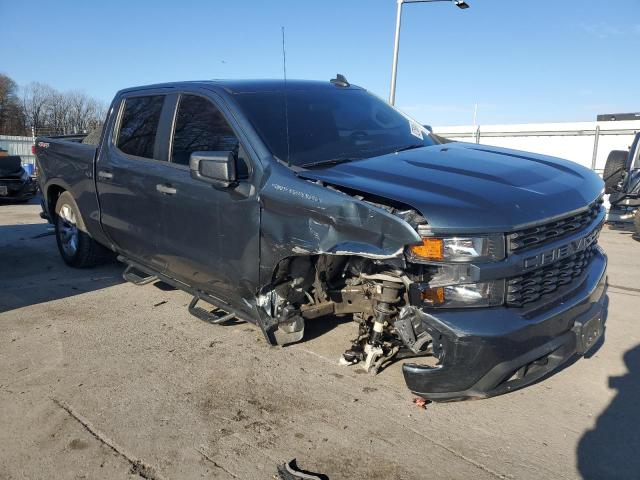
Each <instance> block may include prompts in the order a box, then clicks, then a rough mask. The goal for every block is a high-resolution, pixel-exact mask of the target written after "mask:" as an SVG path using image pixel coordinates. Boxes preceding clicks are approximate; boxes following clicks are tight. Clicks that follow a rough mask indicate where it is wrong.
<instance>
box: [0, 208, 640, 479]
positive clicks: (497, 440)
mask: <svg viewBox="0 0 640 480" xmlns="http://www.w3.org/2000/svg"><path fill="white" fill-rule="evenodd" d="M38 212H39V206H38V205H37V204H36V201H34V202H31V203H30V204H28V205H0V479H3V480H4V479H52V478H55V479H119V478H142V477H145V478H157V479H180V480H186V479H201V478H216V479H273V478H274V475H275V473H276V466H277V465H278V464H281V463H283V462H284V461H288V460H291V459H292V458H296V459H297V461H298V464H299V465H300V466H301V467H303V468H305V469H307V470H312V471H317V472H321V473H324V474H326V475H328V477H329V478H330V479H331V480H338V479H372V480H375V479H402V480H413V479H458V478H460V479H468V478H473V479H495V478H513V479H535V480H538V479H540V478H554V479H575V478H589V479H600V478H616V479H620V478H622V479H624V478H640V458H639V457H640V456H639V455H638V452H639V451H640V435H638V434H637V431H638V427H639V426H640V408H638V405H640V315H639V313H638V312H640V242H638V241H636V240H634V239H633V238H632V236H631V234H630V233H629V232H627V231H624V230H615V229H609V228H605V230H604V231H603V233H602V235H601V240H600V244H601V245H602V246H603V247H604V248H605V250H606V251H607V253H608V255H609V260H610V267H609V281H610V284H611V288H610V289H609V315H608V319H607V330H606V339H605V342H604V344H603V345H602V346H601V348H600V349H599V350H597V351H596V352H595V353H594V354H593V355H592V356H591V358H588V359H582V360H580V361H578V362H577V363H575V364H574V365H572V366H570V367H569V368H566V369H564V370H562V371H561V372H559V373H558V374H556V375H555V376H552V377H550V378H548V379H546V380H545V381H543V382H540V383H538V384H536V385H534V386H532V387H529V388H527V389H524V390H521V391H518V392H515V393H512V394H509V395H505V396H501V397H497V398H493V399H489V400H482V401H471V402H461V403H448V404H429V405H428V406H427V408H426V409H425V410H421V409H419V408H417V407H416V406H415V405H414V404H413V403H412V399H413V397H412V396H411V394H410V393H409V392H408V391H407V390H406V387H405V385H404V381H403V379H402V375H401V372H400V368H399V367H400V365H399V364H396V365H393V366H392V367H390V368H388V369H387V370H385V371H384V372H382V373H381V374H380V375H378V376H377V377H372V376H369V375H367V374H361V373H359V371H358V370H357V369H354V368H349V367H342V366H339V365H338V362H337V360H338V357H339V355H340V353H341V352H342V351H343V350H344V349H345V348H346V347H347V346H348V339H349V338H350V336H351V335H353V334H354V333H355V326H354V325H351V324H349V323H343V322H340V321H339V320H335V321H330V322H325V321H322V320H317V321H315V322H313V324H312V325H310V326H309V327H308V333H309V338H308V339H307V340H306V341H304V342H302V343H299V344H296V345H292V346H289V347H285V348H280V347H269V346H267V344H266V343H265V341H264V339H263V337H262V335H261V333H260V331H259V330H258V329H257V328H256V327H254V326H252V325H248V324H243V323H238V324H235V325H232V326H212V325H209V324H206V323H204V322H202V321H200V320H198V319H196V318H194V317H192V316H191V315H189V313H188V312H187V308H186V307H187V304H188V303H189V301H190V298H189V296H188V295H187V294H186V293H183V292H180V291H171V290H169V291H167V290H163V289H161V288H159V286H158V285H146V286H143V287H136V286H134V285H131V284H127V283H124V282H123V280H122V278H121V273H122V271H123V267H122V265H120V264H117V263H114V264H111V265H106V266H103V267H100V268H95V269H90V270H74V269H71V268H68V267H66V266H65V265H64V264H63V262H62V261H61V259H60V257H59V255H58V253H57V250H56V246H55V238H54V237H53V236H52V235H50V227H49V226H48V225H47V224H46V223H45V222H44V221H43V220H41V219H40V218H39V217H38Z"/></svg>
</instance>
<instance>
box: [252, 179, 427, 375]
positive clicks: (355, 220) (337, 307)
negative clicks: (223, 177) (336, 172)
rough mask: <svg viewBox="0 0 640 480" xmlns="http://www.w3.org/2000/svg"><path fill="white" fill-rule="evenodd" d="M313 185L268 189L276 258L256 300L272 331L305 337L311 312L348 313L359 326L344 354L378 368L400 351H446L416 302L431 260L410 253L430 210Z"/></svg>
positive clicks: (268, 250) (271, 336) (269, 235)
mask: <svg viewBox="0 0 640 480" xmlns="http://www.w3.org/2000/svg"><path fill="white" fill-rule="evenodd" d="M305 183H307V182H305ZM308 185H309V190H307V191H305V194H304V195H302V194H300V193H299V192H296V191H295V190H293V189H291V188H284V187H280V186H279V185H278V184H275V185H274V186H273V188H272V189H271V190H269V189H267V194H266V195H264V196H263V199H262V201H263V214H262V216H263V218H262V220H263V226H267V227H268V228H266V227H265V228H264V231H263V239H262V242H261V243H262V247H261V250H262V252H263V257H262V258H263V259H265V258H268V259H273V260H274V261H275V265H274V266H273V267H272V270H271V274H270V276H269V278H268V282H265V286H264V287H263V288H262V289H261V290H260V291H259V292H258V295H257V300H256V303H257V307H258V312H259V315H260V317H261V326H262V329H263V331H264V332H265V336H266V337H267V339H268V340H269V341H270V342H271V343H272V344H279V345H284V344H288V343H294V342H297V341H300V340H301V339H302V338H303V336H304V327H305V321H307V320H312V319H320V318H321V317H328V316H347V315H348V316H351V317H352V318H353V320H354V321H355V322H357V324H358V334H357V337H356V338H354V339H353V340H352V342H351V345H350V346H349V347H348V348H347V349H346V351H345V352H344V354H343V356H342V358H341V363H343V364H346V365H352V364H355V363H359V362H362V364H363V365H364V368H365V369H366V370H367V371H369V372H372V373H377V372H378V371H379V370H380V369H381V368H382V367H383V366H384V365H385V364H386V363H388V362H390V361H392V360H394V359H399V358H408V357H415V356H423V355H430V354H434V353H435V354H437V348H436V349H435V351H434V342H433V337H432V333H431V332H429V331H427V330H425V327H424V325H423V322H421V321H418V320H417V317H415V316H414V315H413V313H412V312H413V307H411V306H410V303H411V302H410V295H411V291H412V289H413V287H412V286H413V285H414V284H415V282H416V281H418V280H420V279H422V278H424V274H425V272H426V268H425V267H422V266H419V265H414V264H408V263H407V261H406V258H405V254H404V253H405V249H406V248H407V246H408V245H412V244H417V243H419V242H420V237H419V235H418V228H419V227H420V225H425V224H426V221H425V219H424V218H423V217H422V216H421V215H420V214H419V213H418V212H416V211H415V210H413V209H411V208H409V207H407V206H405V205H389V204H388V202H387V203H382V202H381V201H380V199H377V198H364V197H363V196H361V195H358V194H357V193H354V192H350V191H342V190H338V189H337V188H336V187H333V186H329V185H323V184H320V183H319V182H309V183H308ZM291 195H293V196H295V197H296V201H295V202H291V201H290V199H289V198H287V197H288V196H291ZM279 256H280V257H279ZM274 257H275V258H274ZM276 259H277V260H276ZM264 270H265V276H266V272H267V271H268V270H267V269H264Z"/></svg>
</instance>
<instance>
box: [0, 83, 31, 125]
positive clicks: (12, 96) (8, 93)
mask: <svg viewBox="0 0 640 480" xmlns="http://www.w3.org/2000/svg"><path fill="white" fill-rule="evenodd" d="M24 129H25V128H24V115H23V112H22V108H21V105H20V100H19V98H18V85H17V84H16V82H14V81H13V80H12V79H11V78H10V77H8V76H6V75H3V74H0V135H23V134H24V133H25V131H24Z"/></svg>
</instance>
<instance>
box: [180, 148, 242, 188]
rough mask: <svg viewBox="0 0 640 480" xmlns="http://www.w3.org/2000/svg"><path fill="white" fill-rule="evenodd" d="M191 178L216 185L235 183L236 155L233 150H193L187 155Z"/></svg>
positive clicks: (227, 185)
mask: <svg viewBox="0 0 640 480" xmlns="http://www.w3.org/2000/svg"><path fill="white" fill-rule="evenodd" d="M189 170H190V171H191V178H193V179H195V180H200V181H202V182H206V183H210V184H211V185H213V186H216V187H224V188H227V187H230V186H232V185H233V184H235V183H236V180H237V175H236V156H235V154H234V153H233V152H227V151H223V152H193V153H192V154H191V156H190V157H189Z"/></svg>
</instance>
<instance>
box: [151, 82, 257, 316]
mask: <svg viewBox="0 0 640 480" xmlns="http://www.w3.org/2000/svg"><path fill="white" fill-rule="evenodd" d="M170 138H171V144H170V146H169V162H168V164H167V165H166V174H165V178H164V181H165V185H166V186H167V187H168V188H169V189H170V190H169V191H170V192H173V193H169V194H165V195H164V196H163V200H162V206H161V211H162V223H163V226H164V230H163V233H164V235H163V248H162V250H163V255H164V257H165V260H166V262H167V270H168V272H169V274H170V275H172V276H174V277H175V278H177V279H180V280H182V281H184V282H185V283H188V284H189V285H192V286H194V287H196V288H198V289H201V290H204V291H206V292H208V293H211V294H214V295H215V294H216V293H219V294H220V296H221V297H222V299H223V300H225V301H229V300H231V301H232V303H235V304H236V305H237V306H238V308H241V307H242V305H243V302H242V301H241V298H242V297H246V296H250V295H254V294H255V292H253V291H252V288H251V285H256V284H257V283H258V271H259V251H258V250H259V228H260V210H259V204H258V198H257V195H256V189H255V188H254V186H253V185H252V183H251V175H250V169H249V165H250V163H249V159H248V156H247V155H246V153H245V149H244V148H243V147H242V145H241V143H240V140H239V136H238V135H237V134H236V131H235V130H234V128H232V127H231V125H230V123H229V122H228V121H227V118H226V117H225V115H223V113H222V111H221V110H220V108H218V106H217V105H216V104H215V103H214V102H213V100H212V99H211V98H209V97H208V96H206V95H203V94H199V93H195V92H183V93H181V94H180V95H179V98H178V99H177V105H176V112H175V118H174V121H173V128H172V135H170ZM197 151H200V152H203V151H204V152H206V151H233V152H235V153H236V155H237V167H236V169H237V171H238V172H239V181H238V183H237V185H235V186H232V187H229V188H217V187H214V186H212V185H211V184H209V183H205V182H203V181H201V180H196V179H193V178H191V174H190V171H189V157H190V156H191V153H193V152H197Z"/></svg>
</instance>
